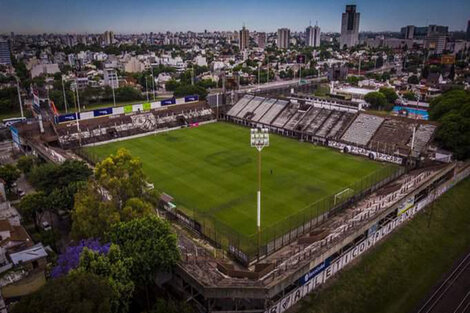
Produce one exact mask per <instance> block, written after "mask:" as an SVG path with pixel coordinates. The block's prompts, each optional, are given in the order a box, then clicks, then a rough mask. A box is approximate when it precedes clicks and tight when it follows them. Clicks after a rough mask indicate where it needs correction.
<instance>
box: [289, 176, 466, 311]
mask: <svg viewBox="0 0 470 313" xmlns="http://www.w3.org/2000/svg"><path fill="white" fill-rule="evenodd" d="M469 191H470V179H469V178H467V179H466V180H465V181H463V182H461V183H460V184H458V185H457V186H455V187H454V188H453V189H451V190H450V191H448V192H447V193H446V194H444V195H443V196H442V197H441V198H440V199H439V200H438V201H437V202H435V203H434V206H433V207H431V206H429V207H428V208H426V211H425V212H421V213H420V214H419V215H418V216H416V217H415V218H414V219H413V220H412V221H410V222H409V223H407V224H406V225H404V226H403V227H401V228H400V229H399V230H398V231H397V232H395V233H394V234H392V235H391V237H390V238H388V239H387V240H386V241H385V242H383V243H382V244H381V245H380V246H378V247H377V248H375V249H374V250H373V251H371V252H370V253H368V254H366V255H365V256H364V257H363V258H362V259H361V260H360V262H359V263H358V264H356V265H353V267H351V268H349V269H346V270H345V271H343V272H342V273H339V274H338V276H336V279H334V280H332V281H331V282H329V283H328V284H326V285H325V286H324V288H321V289H319V290H318V291H317V292H315V293H313V294H312V295H310V296H309V297H308V298H306V299H305V300H304V301H302V302H300V305H299V306H296V307H295V308H294V309H293V311H298V312H307V313H320V312H321V313H330V312H331V313H338V312H341V313H353V312H354V313H356V312H368V313H369V312H374V313H406V312H410V311H412V310H414V309H415V308H416V306H417V304H418V303H419V302H420V301H421V300H422V299H423V298H424V297H426V295H427V294H428V293H429V291H430V290H431V288H432V287H433V286H434V285H435V284H436V283H437V282H438V281H439V280H440V279H441V278H442V276H443V275H445V273H447V272H448V271H449V270H450V268H451V267H452V265H453V263H454V262H455V261H456V259H457V258H459V257H460V256H462V255H464V254H465V253H466V252H467V251H468V250H469V249H470V193H469ZM431 212H432V213H431Z"/></svg>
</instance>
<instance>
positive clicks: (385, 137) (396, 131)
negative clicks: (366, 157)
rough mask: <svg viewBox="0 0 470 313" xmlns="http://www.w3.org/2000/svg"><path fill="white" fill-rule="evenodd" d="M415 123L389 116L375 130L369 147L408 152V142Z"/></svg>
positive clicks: (385, 150) (377, 149) (376, 149)
mask: <svg viewBox="0 0 470 313" xmlns="http://www.w3.org/2000/svg"><path fill="white" fill-rule="evenodd" d="M413 126H414V124H411V123H409V122H408V121H404V120H402V119H395V118H387V119H385V121H384V122H383V123H382V125H381V126H380V127H379V129H378V130H377V131H376V132H375V135H374V136H373V137H372V139H371V140H370V142H369V145H368V146H369V148H371V149H372V150H375V151H380V152H389V153H391V152H392V151H397V150H399V151H400V152H401V153H402V154H407V153H408V152H409V148H408V149H407V147H406V144H407V143H408V142H409V141H410V139H411V136H412V134H413Z"/></svg>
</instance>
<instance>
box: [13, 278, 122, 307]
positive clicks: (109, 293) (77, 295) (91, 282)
mask: <svg viewBox="0 0 470 313" xmlns="http://www.w3.org/2000/svg"><path fill="white" fill-rule="evenodd" d="M115 297H116V294H115V292H114V290H113V289H112V287H111V286H110V285H109V284H108V282H107V281H106V279H104V278H102V277H99V276H97V275H93V274H88V273H75V274H73V275H68V276H65V277H62V278H59V279H54V280H50V281H48V282H47V283H46V285H44V286H43V287H42V288H41V289H39V291H37V292H35V293H33V294H31V295H28V296H26V297H23V298H22V299H21V301H20V302H19V303H18V304H16V305H15V306H14V308H13V310H12V313H44V312H47V313H76V312H80V313H95V312H100V313H111V312H112V311H111V302H112V300H113V299H114V298H115Z"/></svg>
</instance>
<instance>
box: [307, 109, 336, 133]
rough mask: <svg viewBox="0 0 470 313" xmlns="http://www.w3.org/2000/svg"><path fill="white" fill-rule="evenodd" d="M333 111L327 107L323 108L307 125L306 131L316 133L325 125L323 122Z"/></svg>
mask: <svg viewBox="0 0 470 313" xmlns="http://www.w3.org/2000/svg"><path fill="white" fill-rule="evenodd" d="M332 112H333V111H330V110H327V109H321V111H320V112H319V113H318V115H317V116H316V117H315V119H314V120H313V121H312V122H311V123H310V124H309V125H308V126H307V128H306V129H305V132H306V133H307V134H310V135H315V133H316V132H317V130H318V129H319V128H320V126H322V125H323V122H325V120H326V119H327V118H328V116H329V115H330V114H331V113H332Z"/></svg>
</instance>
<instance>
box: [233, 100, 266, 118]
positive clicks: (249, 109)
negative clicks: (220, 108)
mask: <svg viewBox="0 0 470 313" xmlns="http://www.w3.org/2000/svg"><path fill="white" fill-rule="evenodd" d="M264 99H265V98H262V97H254V98H253V99H251V100H250V101H249V102H248V104H247V105H246V106H245V107H244V108H243V109H241V110H240V112H238V113H237V115H236V116H237V117H238V118H246V117H245V116H246V115H247V114H248V113H251V114H250V116H252V115H253V114H252V113H253V112H254V111H255V110H256V108H257V107H258V106H259V105H260V104H261V102H263V101H264Z"/></svg>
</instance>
